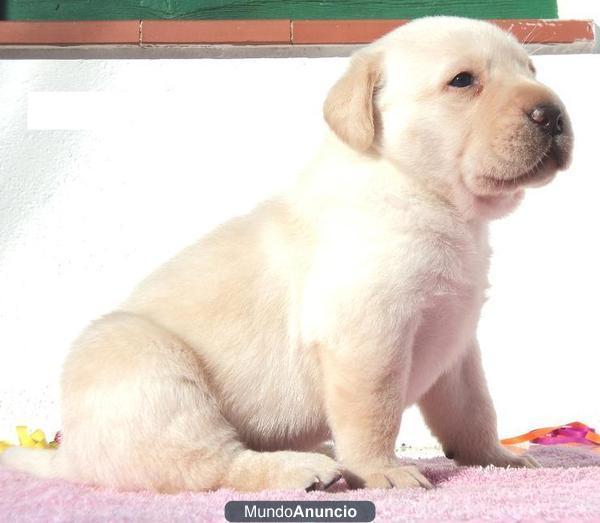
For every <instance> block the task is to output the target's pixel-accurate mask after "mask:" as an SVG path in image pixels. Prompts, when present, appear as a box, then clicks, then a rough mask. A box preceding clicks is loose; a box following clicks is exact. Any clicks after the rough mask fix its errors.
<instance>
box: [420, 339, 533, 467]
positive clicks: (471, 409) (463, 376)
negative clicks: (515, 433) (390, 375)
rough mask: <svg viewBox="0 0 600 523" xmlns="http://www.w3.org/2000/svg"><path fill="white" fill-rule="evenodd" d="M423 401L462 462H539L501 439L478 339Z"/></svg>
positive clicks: (433, 425)
mask: <svg viewBox="0 0 600 523" xmlns="http://www.w3.org/2000/svg"><path fill="white" fill-rule="evenodd" d="M419 405H420V407H421V412H422V413H423V417H424V418H425V421H426V422H427V424H428V425H429V428H430V429H431V432H432V433H433V434H434V435H435V436H436V437H437V438H438V439H439V441H440V443H441V444H442V447H443V449H444V453H445V454H446V456H447V457H449V458H451V459H454V460H455V461H456V462H457V463H458V464H460V465H482V466H485V465H495V466H497V467H508V466H510V467H538V466H539V465H538V464H537V462H536V461H535V460H534V459H533V458H531V457H530V456H516V455H515V454H513V453H512V452H510V451H509V450H507V449H505V448H504V447H503V446H502V445H501V444H500V443H499V441H498V433H497V428H496V412H495V410H494V405H493V403H492V399H491V397H490V394H489V391H488V388H487V383H486V380H485V376H484V372H483V367H482V365H481V355H480V352H479V346H478V345H477V343H476V342H474V343H473V344H472V345H471V347H470V348H469V349H468V350H467V352H466V353H465V355H464V356H463V357H462V358H461V359H460V360H459V361H458V362H457V363H456V364H455V365H454V366H453V367H452V368H451V369H449V370H448V371H447V372H446V373H444V374H443V375H442V376H441V377H440V378H439V379H438V381H437V382H436V383H435V384H434V385H433V386H432V387H431V389H430V390H429V391H428V392H427V394H425V395H424V396H423V397H422V398H421V400H420V401H419Z"/></svg>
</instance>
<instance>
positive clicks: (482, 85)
mask: <svg viewBox="0 0 600 523" xmlns="http://www.w3.org/2000/svg"><path fill="white" fill-rule="evenodd" d="M324 113H325V119H326V121H327V123H328V124H329V127H330V128H331V131H332V132H331V135H330V136H329V137H328V139H327V140H326V142H325V144H324V145H323V147H322V148H321V150H320V151H319V152H318V154H317V155H316V157H315V159H314V161H313V162H312V163H311V164H310V165H309V166H308V168H307V169H306V171H305V172H304V173H303V175H302V176H301V177H300V178H299V181H298V183H297V185H296V186H295V187H294V189H293V190H291V191H290V192H288V193H286V194H283V195H280V196H278V197H276V198H274V199H272V200H270V201H267V202H265V203H264V204H262V205H260V206H259V207H258V208H257V209H256V210H255V211H253V212H252V213H251V214H249V215H248V216H243V217H240V218H236V219H234V220H232V221H230V222H228V223H226V224H224V225H222V226H221V227H219V228H217V229H216V230H215V231H214V232H212V233H211V234H209V235H208V236H207V237H205V238H203V239H202V240H200V241H199V242H198V243H196V244H195V245H192V246H191V247H189V248H187V249H185V250H184V251H183V252H181V253H180V254H179V255H177V256H176V257H175V258H173V259H172V260H171V261H170V262H168V263H167V264H166V265H164V266H163V267H161V268H160V269H158V271H156V272H155V273H154V274H152V275H151V276H150V277H149V278H148V279H146V280H145V281H143V282H142V283H141V284H140V285H139V286H138V287H137V289H135V291H134V292H133V294H132V295H131V297H130V298H129V299H128V300H127V301H126V302H125V303H124V304H123V306H122V307H121V309H120V310H118V311H116V312H113V313H111V314H108V315H107V316H104V317H103V318H101V319H99V320H97V321H95V322H94V323H92V324H91V325H90V326H89V327H88V328H87V329H85V331H84V332H83V333H82V334H81V336H80V337H79V339H78V340H77V341H76V342H75V344H74V346H73V349H72V351H71V353H70V355H69V356H68V358H67V361H66V364H65V368H64V375H63V378H62V396H63V397H62V409H63V419H64V441H63V443H62V445H61V447H60V449H59V450H58V451H52V450H31V449H20V448H12V449H9V450H8V451H7V452H6V453H4V454H3V455H2V462H3V463H5V464H6V465H8V466H11V467H14V468H17V469H21V470H26V471H30V472H33V473H35V474H38V475H40V476H45V477H60V478H67V479H70V480H74V481H80V482H85V483H92V484H97V485H105V486H109V487H117V488H122V489H153V490H157V491H163V492H175V491H181V490H188V489H189V490H205V489H216V488H219V487H226V488H234V489H240V490H260V489H272V488H277V489H281V488H301V489H312V488H325V487H327V486H328V485H329V484H331V483H332V482H334V481H335V480H336V479H338V478H339V474H340V473H343V474H344V475H345V477H346V478H347V480H348V481H349V483H350V484H351V485H352V486H365V487H378V488H379V487H383V488H388V487H406V486H419V485H422V486H425V487H426V486H429V483H428V481H427V479H425V478H424V477H423V476H422V475H421V474H420V473H419V471H418V470H417V469H416V468H415V467H409V466H402V465H401V464H400V463H399V462H398V460H397V458H396V455H395V453H394V443H395V441H396V438H397V436H398V431H399V429H400V420H401V417H402V412H403V410H404V409H405V408H406V407H408V406H409V405H412V404H415V403H418V404H419V406H420V407H421V409H422V411H423V414H424V416H425V419H426V420H427V423H428V424H429V426H430V428H431V430H432V432H433V433H434V434H435V435H436V436H437V437H438V438H439V440H440V442H441V444H442V445H443V448H444V450H445V452H446V454H447V455H448V456H451V457H453V458H454V459H455V460H456V462H457V463H461V464H469V465H496V466H500V467H505V466H516V467H520V466H525V467H527V466H535V462H534V461H533V460H531V459H530V458H528V457H517V456H514V455H513V454H511V453H510V452H508V451H506V450H504V449H503V448H502V447H501V446H500V445H499V443H498V435H497V432H496V419H495V413H494V408H493V405H492V401H491V399H490V396H489V394H488V390H487V387H486V382H485V379H484V375H483V371H482V368H481V362H480V355H479V348H478V346H477V341H476V339H475V331H476V327H477V321H478V318H479V314H480V308H481V306H482V303H483V302H484V300H485V292H486V288H487V286H488V281H487V272H488V258H489V255H490V250H489V247H488V237H487V236H488V233H487V230H488V222H489V220H490V219H493V218H497V217H500V216H502V215H505V214H506V213H508V212H510V211H511V210H512V209H514V208H515V206H516V205H517V204H518V203H519V202H520V200H521V198H522V196H523V192H524V189H525V188H527V187H530V186H534V185H541V184H544V183H546V182H548V181H549V180H551V179H552V177H553V176H554V175H555V173H556V171H557V170H559V169H562V168H564V167H565V166H566V165H567V164H568V162H569V159H570V154H571V146H572V134H571V128H570V124H569V120H568V117H567V114H566V112H565V108H564V107H563V104H562V103H561V101H560V100H559V98H558V97H557V96H556V95H555V94H554V93H553V92H552V91H551V90H550V89H548V88H547V87H545V86H544V85H542V84H540V83H539V82H538V81H537V80H536V79H535V69H534V67H533V65H532V63H531V61H530V60H529V58H528V56H527V54H526V52H525V51H524V50H523V48H522V47H521V46H520V45H518V43H517V42H516V41H515V40H514V39H513V38H512V37H511V36H509V35H507V34H505V33H504V32H502V31H501V30H500V29H498V28H496V27H495V26H493V25H490V24H488V23H485V22H480V21H472V20H467V19H460V18H445V17H439V18H426V19H421V20H418V21H415V22H412V23H410V24H408V25H406V26H404V27H402V28H400V29H398V30H396V31H393V32H392V33H390V34H388V35H387V36H385V37H384V38H382V39H380V40H378V41H376V42H375V43H373V44H372V45H369V46H367V47H365V48H364V49H362V50H360V51H359V52H358V53H356V54H355V56H354V57H353V58H352V60H351V61H350V65H349V67H348V69H347V71H346V73H345V74H344V75H343V76H342V78H340V80H339V81H338V82H337V83H336V84H335V85H334V86H333V88H332V89H331V91H330V92H329V95H328V96H327V99H326V101H325V108H324ZM467 419H468V420H470V421H469V423H465V420H467ZM328 440H333V443H334V449H335V458H332V457H328V456H326V455H325V454H324V453H321V452H318V451H317V449H318V447H319V446H320V445H321V444H322V443H323V442H325V441H328Z"/></svg>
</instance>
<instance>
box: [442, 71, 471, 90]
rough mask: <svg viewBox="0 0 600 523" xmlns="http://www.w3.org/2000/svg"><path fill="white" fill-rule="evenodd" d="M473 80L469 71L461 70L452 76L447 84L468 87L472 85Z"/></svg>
mask: <svg viewBox="0 0 600 523" xmlns="http://www.w3.org/2000/svg"><path fill="white" fill-rule="evenodd" d="M474 81H475V78H473V75H472V74H471V73H466V72H464V71H463V72H462V73H458V74H457V75H456V76H455V77H454V78H452V80H451V81H450V82H449V83H448V85H451V86H452V87H469V86H470V85H473V82H474Z"/></svg>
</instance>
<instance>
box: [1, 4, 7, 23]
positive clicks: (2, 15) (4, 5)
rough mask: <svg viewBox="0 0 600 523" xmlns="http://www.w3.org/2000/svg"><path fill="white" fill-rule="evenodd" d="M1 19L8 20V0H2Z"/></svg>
mask: <svg viewBox="0 0 600 523" xmlns="http://www.w3.org/2000/svg"><path fill="white" fill-rule="evenodd" d="M0 20H6V0H0Z"/></svg>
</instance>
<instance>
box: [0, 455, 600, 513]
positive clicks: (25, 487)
mask: <svg viewBox="0 0 600 523" xmlns="http://www.w3.org/2000/svg"><path fill="white" fill-rule="evenodd" d="M531 454H532V455H534V456H535V457H536V458H537V459H538V461H539V462H540V463H541V464H542V465H543V466H544V467H545V468H542V469H508V470H505V469H498V468H493V467H488V468H485V469H483V468H480V467H474V468H458V467H456V466H455V465H454V464H453V463H452V462H450V461H448V460H447V459H445V458H434V459H424V460H418V465H419V467H420V468H421V470H422V471H423V472H424V473H425V474H426V475H427V476H428V477H429V478H430V480H431V481H432V482H433V483H434V484H435V485H436V488H435V489H434V490H431V491H426V490H422V489H407V490H358V491H345V490H344V485H343V484H337V485H335V486H334V487H333V491H332V492H312V493H305V492H261V493H257V494H247V493H244V494H243V493H238V492H231V491H226V490H220V491H217V492H210V493H191V492H187V493H183V494H177V495H157V494H152V493H147V492H142V493H131V492H116V491H113V490H109V489H101V488H92V487H84V486H80V485H75V484H72V483H68V482H66V481H60V480H40V479H35V478H32V477H31V476H28V475H26V474H23V473H18V472H14V471H9V470H6V469H2V468H0V486H1V490H0V492H1V493H0V521H7V522H8V521H10V522H34V521H35V522H38V521H44V522H46V521H53V522H62V521H64V522H67V521H68V522H92V523H93V522H105V521H111V522H117V521H147V522H154V521H156V522H160V523H166V522H168V523H171V522H186V523H187V522H190V521H198V522H202V523H212V522H221V521H224V519H223V507H224V505H225V503H226V502H227V501H229V500H232V499H233V500H236V499H274V500H278V499H279V500H284V499H295V500H299V499H338V500H345V499H368V500H372V501H373V502H374V503H375V505H376V507H377V519H376V521H381V522H383V521H385V522H388V521H389V522H404V521H430V522H433V521H482V520H487V521H502V522H516V521H526V522H530V523H533V522H540V521H565V522H566V521H573V522H575V521H583V520H589V521H600V454H598V453H596V452H592V451H591V450H590V449H589V448H576V447H556V446H552V447H542V446H540V447H535V448H533V449H532V451H531ZM562 467H565V468H562Z"/></svg>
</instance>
